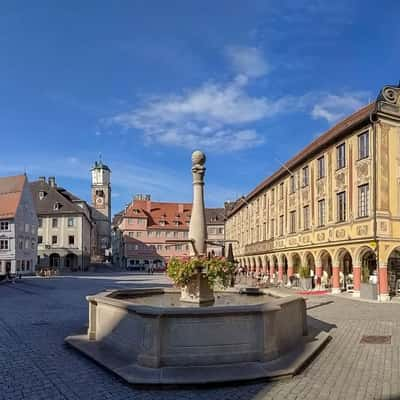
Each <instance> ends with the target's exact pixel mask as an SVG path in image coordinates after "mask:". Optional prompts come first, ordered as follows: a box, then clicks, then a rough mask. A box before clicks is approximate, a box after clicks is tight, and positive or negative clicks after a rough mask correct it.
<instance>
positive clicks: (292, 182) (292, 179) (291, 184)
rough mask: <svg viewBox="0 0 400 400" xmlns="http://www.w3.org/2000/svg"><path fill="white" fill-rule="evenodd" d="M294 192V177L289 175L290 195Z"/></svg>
mask: <svg viewBox="0 0 400 400" xmlns="http://www.w3.org/2000/svg"><path fill="white" fill-rule="evenodd" d="M294 192H296V178H295V176H294V175H290V193H294Z"/></svg>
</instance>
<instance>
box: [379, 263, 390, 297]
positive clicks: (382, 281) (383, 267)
mask: <svg viewBox="0 0 400 400" xmlns="http://www.w3.org/2000/svg"><path fill="white" fill-rule="evenodd" d="M378 273H379V300H380V301H389V300H390V296H389V285H388V274H387V262H386V261H379V271H378Z"/></svg>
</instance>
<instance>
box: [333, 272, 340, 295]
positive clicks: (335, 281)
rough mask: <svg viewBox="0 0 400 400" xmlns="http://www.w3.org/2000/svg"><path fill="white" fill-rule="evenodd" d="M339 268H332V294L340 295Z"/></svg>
mask: <svg viewBox="0 0 400 400" xmlns="http://www.w3.org/2000/svg"><path fill="white" fill-rule="evenodd" d="M339 271H340V268H339V266H338V265H337V266H334V267H332V293H340V277H339Z"/></svg>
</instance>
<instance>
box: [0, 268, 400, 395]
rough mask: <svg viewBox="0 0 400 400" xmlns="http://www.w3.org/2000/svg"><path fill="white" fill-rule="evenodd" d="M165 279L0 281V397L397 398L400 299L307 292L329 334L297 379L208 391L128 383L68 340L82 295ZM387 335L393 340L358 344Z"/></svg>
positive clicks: (82, 315)
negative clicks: (371, 299)
mask: <svg viewBox="0 0 400 400" xmlns="http://www.w3.org/2000/svg"><path fill="white" fill-rule="evenodd" d="M160 285H168V281H167V279H166V278H165V276H163V275H157V274H155V275H145V274H123V273H120V274H103V275H95V274H87V275H75V276H71V277H66V276H65V277H56V278H50V279H44V278H24V279H22V281H21V282H18V283H15V284H9V283H7V284H0V399H1V400H9V399H10V400H11V399H51V400H57V399H96V400H97V399H116V400H118V399H137V400H145V399H149V400H150V399H160V400H161V399H162V400H164V399H166V400H168V399H171V400H173V399H174V400H175V399H178V400H179V399H182V400H183V399H188V400H189V399H190V400H192V399H204V400H212V399H218V400H222V399H232V400H234V399H246V400H247V399H249V400H250V399H252V400H262V399H285V400H294V399H312V400H317V399H318V400H319V399H355V400H358V399H363V400H366V399H382V400H395V399H399V400H400V372H399V371H400V369H399V368H400V367H399V363H400V304H372V303H367V302H361V301H354V300H349V299H344V298H341V297H337V296H321V297H311V296H310V297H309V299H308V301H307V304H308V308H309V310H308V313H309V315H310V324H312V326H313V327H314V328H313V329H315V330H321V329H322V330H325V331H330V334H331V336H332V340H331V341H330V343H329V344H328V345H327V347H326V348H325V349H324V350H323V351H322V352H321V353H320V354H319V355H318V356H317V357H316V359H315V360H313V362H312V363H311V364H310V365H309V366H308V367H307V368H306V369H305V370H304V371H303V372H302V373H301V374H299V375H298V376H296V377H295V378H292V379H287V380H283V381H277V382H269V383H268V382H257V383H251V384H245V385H243V384H242V385H230V386H218V387H209V388H186V389H179V388H169V389H159V388H154V387H139V388H138V387H132V386H129V385H127V384H125V383H124V382H122V381H120V380H119V379H118V378H117V377H115V376H114V375H112V374H111V373H109V372H107V371H105V370H104V369H102V368H101V367H100V366H98V365H96V364H95V363H93V362H92V361H91V360H89V359H87V358H85V357H84V356H82V355H81V354H79V353H78V352H76V351H74V350H73V349H71V348H69V347H68V346H66V345H65V344H64V337H66V336H68V335H69V334H71V333H75V332H79V331H82V328H83V327H84V325H85V324H87V313H88V311H87V304H86V300H85V296H86V295H88V294H94V293H96V292H99V291H101V290H103V289H106V288H117V287H154V286H160ZM363 335H371V336H372V335H389V336H391V343H390V344H361V343H360V340H361V338H362V336H363Z"/></svg>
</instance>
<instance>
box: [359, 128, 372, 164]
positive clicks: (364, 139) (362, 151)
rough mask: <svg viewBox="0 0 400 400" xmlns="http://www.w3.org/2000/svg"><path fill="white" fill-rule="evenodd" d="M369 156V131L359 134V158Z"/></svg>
mask: <svg viewBox="0 0 400 400" xmlns="http://www.w3.org/2000/svg"><path fill="white" fill-rule="evenodd" d="M367 157H369V132H364V133H362V134H361V135H358V159H359V160H362V159H363V158H367Z"/></svg>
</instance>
